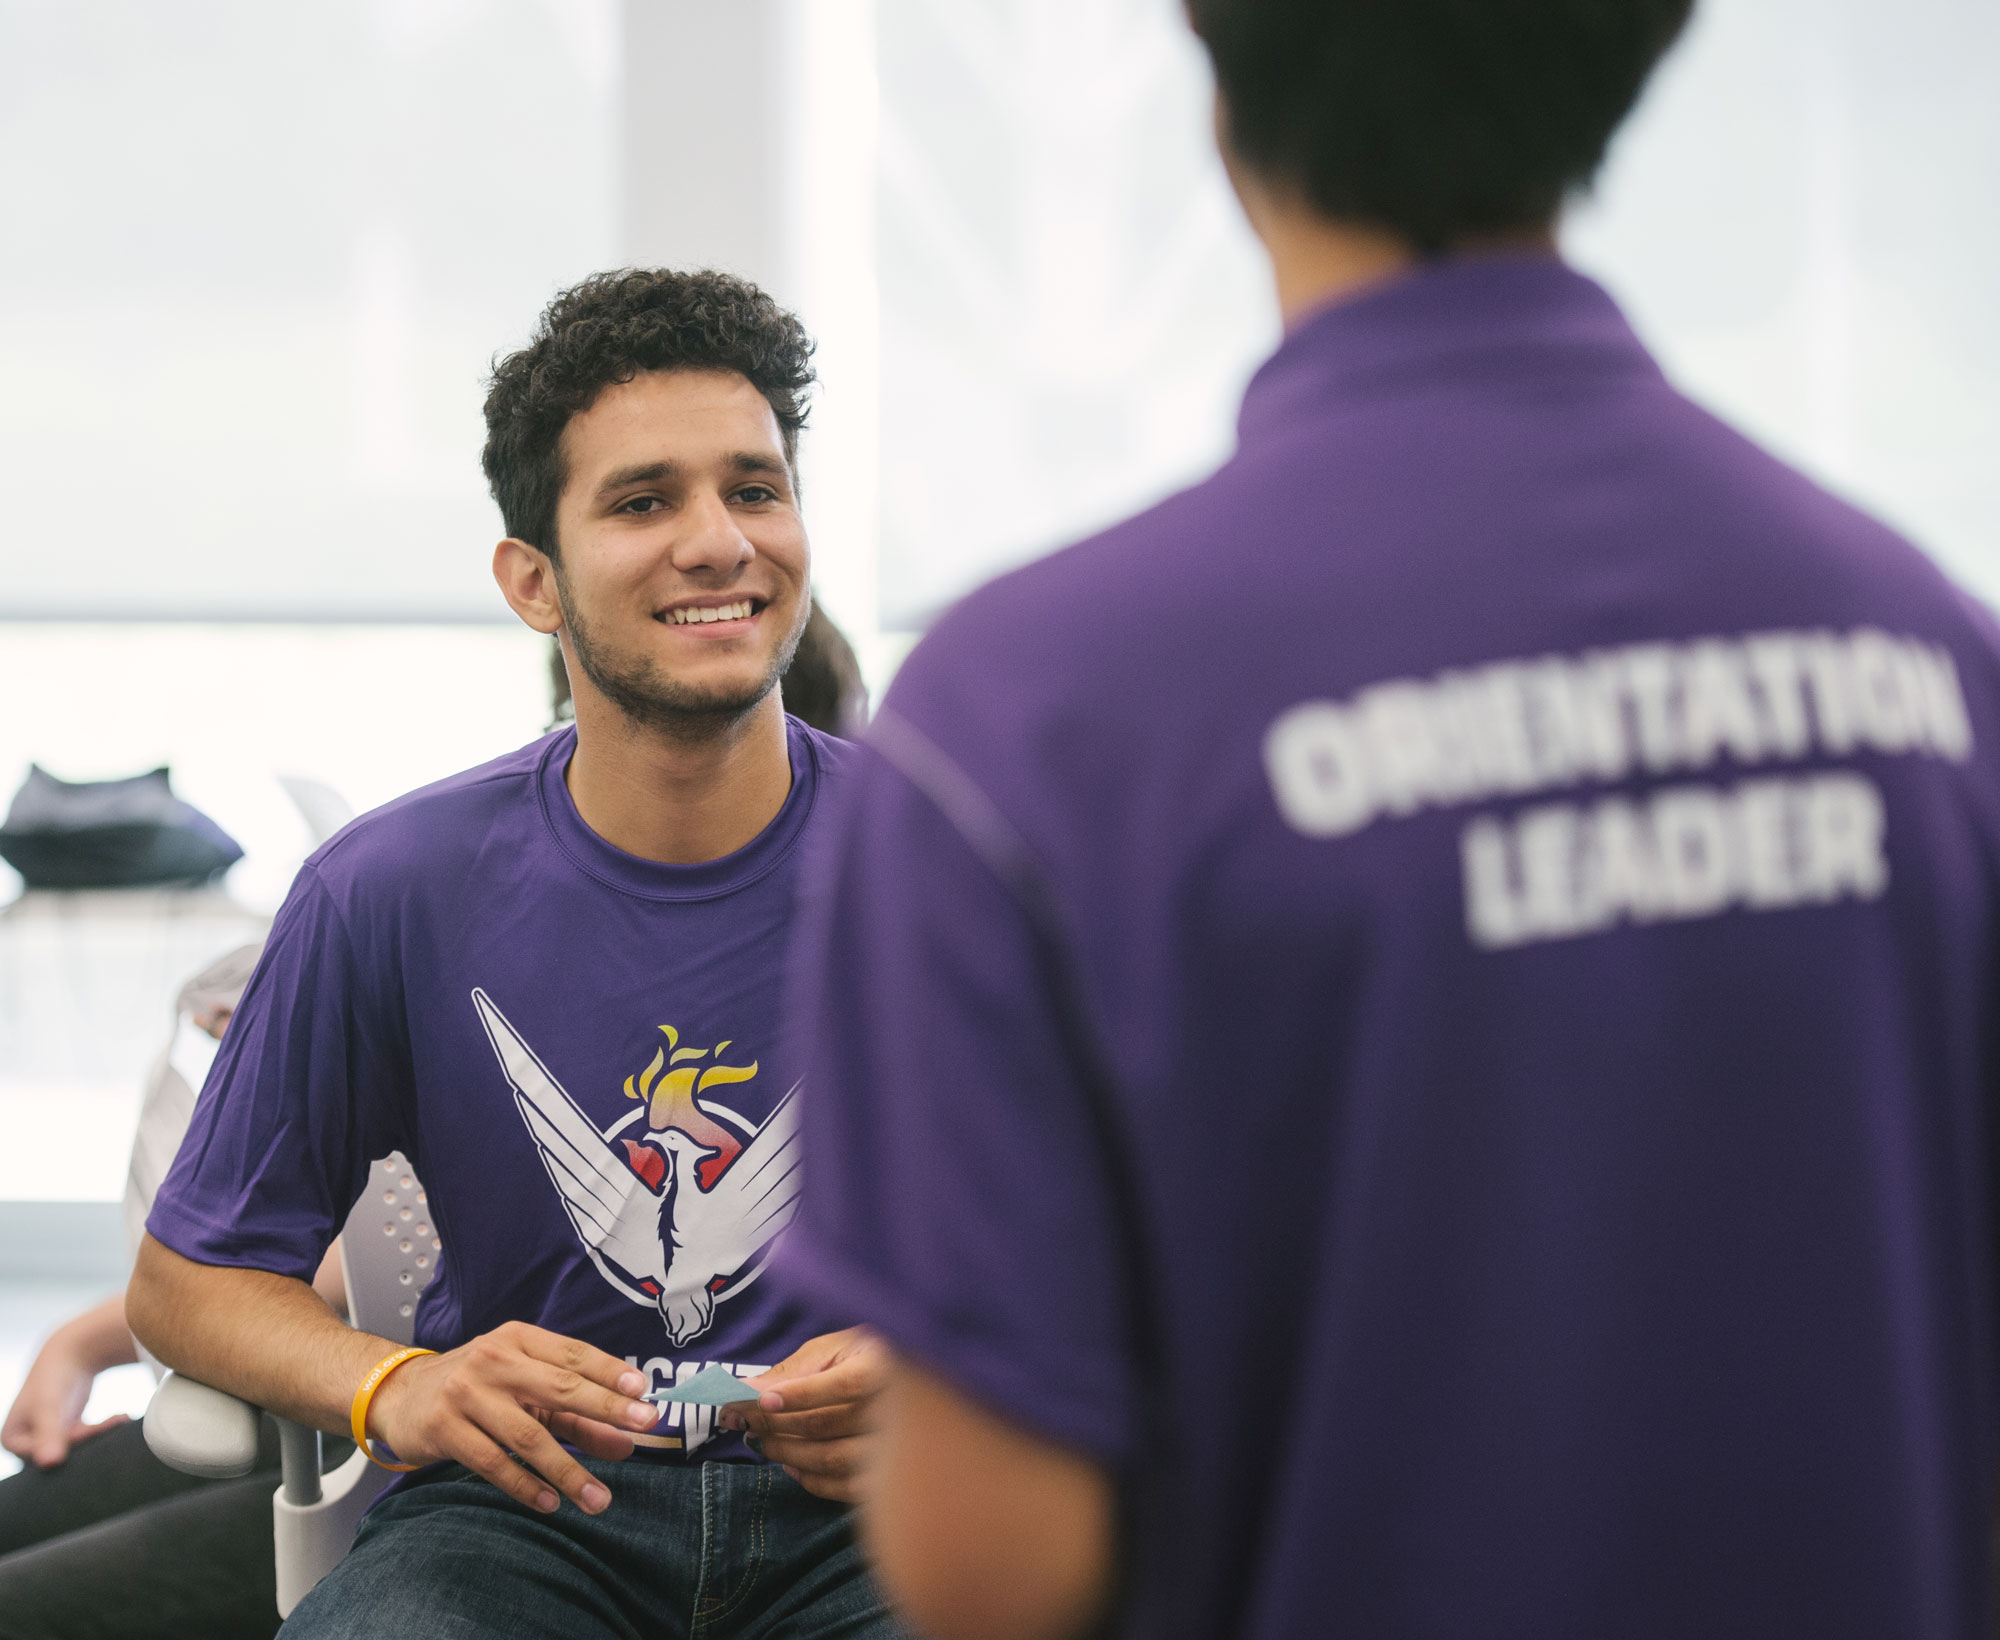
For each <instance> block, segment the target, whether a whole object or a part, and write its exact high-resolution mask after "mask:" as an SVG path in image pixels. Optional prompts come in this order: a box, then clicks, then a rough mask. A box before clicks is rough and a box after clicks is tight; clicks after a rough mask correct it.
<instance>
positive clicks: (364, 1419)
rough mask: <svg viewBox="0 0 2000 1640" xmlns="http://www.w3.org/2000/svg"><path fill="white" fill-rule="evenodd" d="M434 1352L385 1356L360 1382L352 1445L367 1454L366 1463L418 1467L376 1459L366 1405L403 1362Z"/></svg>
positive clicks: (407, 1352) (399, 1353)
mask: <svg viewBox="0 0 2000 1640" xmlns="http://www.w3.org/2000/svg"><path fill="white" fill-rule="evenodd" d="M435 1354H437V1351H436V1350H420V1349H415V1348H412V1349H407V1350H398V1351H397V1352H396V1353H395V1354H394V1355H385V1356H384V1357H383V1358H382V1359H381V1360H380V1361H377V1362H376V1363H375V1365H374V1367H373V1368H372V1369H371V1370H370V1372H369V1374H368V1376H367V1377H366V1378H364V1379H362V1380H361V1387H360V1388H359V1389H358V1390H356V1391H355V1392H354V1416H353V1420H352V1421H353V1425H354V1444H355V1445H356V1446H358V1447H360V1448H361V1450H362V1451H363V1452H365V1453H367V1454H368V1461H369V1462H370V1463H373V1464H380V1465H381V1466H382V1467H383V1468H384V1469H395V1470H405V1471H407V1470H411V1469H416V1468H418V1467H419V1466H418V1465H417V1464H413V1463H391V1462H389V1460H388V1459H387V1458H378V1457H377V1456H376V1455H375V1449H374V1448H373V1447H372V1446H370V1445H369V1444H368V1403H369V1402H370V1401H372V1400H374V1399H375V1392H376V1391H377V1390H378V1389H380V1388H381V1387H382V1386H383V1384H384V1383H386V1382H387V1381H388V1378H389V1374H390V1373H392V1372H394V1371H395V1370H396V1369H397V1368H398V1367H400V1366H401V1365H402V1364H403V1363H404V1362H405V1361H414V1360H416V1358H417V1357H418V1356H420V1355H435Z"/></svg>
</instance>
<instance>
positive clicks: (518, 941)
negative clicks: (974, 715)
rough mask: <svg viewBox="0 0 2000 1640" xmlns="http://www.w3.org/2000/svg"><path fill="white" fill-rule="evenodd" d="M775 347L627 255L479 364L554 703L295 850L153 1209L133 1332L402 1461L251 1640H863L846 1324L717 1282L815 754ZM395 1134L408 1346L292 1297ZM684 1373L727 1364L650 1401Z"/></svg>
mask: <svg viewBox="0 0 2000 1640" xmlns="http://www.w3.org/2000/svg"><path fill="white" fill-rule="evenodd" d="M810 356H811V343H810V341H809V340H808V338H807V337H806V335H805V333H804V331H803V330H802V329H801V328H800V326H799V324H798V321H797V320H796V319H794V318H792V317H791V315H789V314H787V313H785V312H783V311H782V310H781V309H779V308H778V306H777V305H776V304H775V303H774V302H772V301H771V299H770V298H769V297H768V296H766V295H764V294H763V293H762V292H761V291H758V290H756V289H755V288H754V287H752V286H749V285H747V284H744V283H743V282H741V281H740V280H736V279H732V278H729V277H727V276H725V275H721V274H714V273H672V272H661V271H644V270H635V271H627V272H623V273H615V274H605V275H601V276H599V277H597V278H594V279H590V280H586V281H585V282H584V283H582V284H581V285H578V286H576V287H574V288H572V289H571V290H568V291H566V292H564V293H562V294H561V295H559V296H558V297H557V298H556V299H555V301H554V302H553V303H551V304H550V306H549V308H548V310H547V311H546V312H545V313H544V315H543V317H542V323H541V326H540V328H539V329H538V331H537V333H536V335H535V336H534V338H533V339H532V340H531V341H530V343H529V345H528V346H527V347H526V348H524V349H523V350H521V351H520V352H517V353H515V354H512V355H510V356H509V357H507V358H506V359H504V360H502V361H501V363H500V364H499V365H498V367H497V368H496V371H495V374H494V380H493V384H492V389H491V392H490V393H489V395H488V397H487V402H486V419H487V434H488V437H487V445H486V452H485V465H486V473H487V477H488V479H489V481H490V483H491V485H492V488H493V492H494V496H495V499H496V500H497V502H498V503H499V506H500V512H501V515H502V518H503V519H504V521H505V523H506V526H507V529H508V531H509V534H508V537H507V539H505V540H503V541H502V542H501V543H500V545H499V546H498V547H497V548H496V549H495V552H494V557H493V573H494V576H495V579H496V580H497V581H498V583H499V585H500V589H501V591H502V593H503V594H504V595H505V596H506V598H507V600H508V602H509V604H510V605H511V606H512V608H513V609H514V611H515V613H516V614H517V615H519V616H520V618H521V619H522V620H523V621H524V622H525V623H526V624H527V625H528V626H529V627H531V628H533V629H534V630H536V631H538V632H543V633H549V634H554V635H559V636H560V638H561V641H562V645H563V659H564V664H565V667H566V670H567V672H568V676H569V682H570V687H571V692H572V696H573V700H574V708H575V722H574V724H573V726H571V727H569V728H565V729H561V730H558V731H557V732H555V733H553V734H550V735H547V736H544V737H543V738H541V739H540V740H537V741H535V742H533V743H532V744H530V745H528V746H527V747H525V748H523V749H522V750H520V751H519V752H515V753H512V754H509V755H508V756H506V757H503V758H500V759H497V760H496V761H494V762H492V763H489V764H487V765H485V766H483V767H481V768H477V769H473V770H470V771H468V772H467V773H465V774H462V775H458V776H455V777H453V778H451V779H449V780H446V781H442V782H440V783H438V784H437V785H434V786H429V787H426V788H424V789H422V790H420V791H417V792H413V793H411V794H410V795H408V796H406V797H403V798H400V799H398V800H397V801H396V802H393V803H390V804H388V805H387V806H385V807H383V808H380V809H377V810H376V811H375V812H374V813H372V814H369V815H365V816H363V817H362V818H361V819H359V820H357V821H355V822H354V823H353V824H352V825H350V826H348V827H347V828H346V829H345V830H344V831H343V832H341V834H340V835H339V836H338V837H336V838H335V839H334V840H333V841H332V842H331V843H329V844H328V845H327V846H326V847H325V848H323V849H321V850H320V851H319V852H318V853H316V854H315V855H314V856H313V857H312V858H311V859H310V860H308V861H307V862H306V865H305V867H304V868H303V869H302V870H301V872H300V873H299V877H298V880H297V882H296V883H295V885H294V888H293V891H292V893H291V895H290V896H289V898H288V899H287V901H286V903H285V905H284V907H283V908H282V909H281V910H280V912H279V914H278V918H277V921H276V923H275V925H274V926H273V929H272V932H271V937H270V940H269V942H268V944H267V945H266V947H265V952H264V957H263V960H262V961H261V963H260V964H259V965H258V969H257V974H256V977H255V978H254V979H253V980H252V981H251V983H250V987H249V989H248V990H247V991H246V992H245V993H244V997H243V1002H242V1005H241V1007H240V1008H239V1009H238V1011H237V1014H236V1017H235V1019H234V1021H233V1022H232V1023H231V1026H230V1030H229V1035H228V1037H227V1039H226V1040H225V1042H224V1044H223V1048H222V1052H221V1054H220V1056H219V1058H218V1059H217V1061H216V1064H215V1068H214V1070H213V1071H212V1072H211V1073H210V1076H209V1079H208V1083H207V1086H206V1087H205V1089H204V1090H203V1095H202V1099H201V1102H200V1104H199V1105H198V1107H197V1108H196V1112H195V1120H194V1125H193V1127H192V1129H191V1130H190V1133H189V1138H188V1141H187V1143H186V1144H185V1145H183V1147H182V1149H181V1153H180V1155H179V1157H178V1158H177V1159H176V1161H175V1163H174V1167H173V1169H172V1171H171V1172H170V1173H169V1174H168V1176H167V1180H166V1182H165V1183H164V1184H163V1185H162V1186H161V1189H160V1193H159V1197H158V1199H157V1200H156V1201H155V1203H154V1207H153V1212H152V1216H151V1218H150V1219H149V1220H148V1221H147V1236H146V1239H145V1242H144V1244H143V1245H142V1247H141V1249H140V1254H139V1260H138V1265H137V1268H136V1270H135V1271H134V1274H133V1279H132V1284H131V1287H130V1289H129V1291H128V1293H127V1298H126V1309H127V1313H128V1315H129V1317H130V1319H131V1322H132V1327H133V1331H134V1333H135V1334H136V1335H137V1336H138V1338H139V1339H140V1341H141V1342H142V1343H144V1344H145V1345H146V1346H147V1347H148V1348H149V1349H151V1350H152V1351H153V1353H154V1354H156V1355H157V1356H158V1357H159V1358H160V1359H161V1360H162V1361H164V1362H166V1363H167V1364H168V1365H169V1366H172V1367H173V1368H175V1369H176V1370H178V1371H182V1372H185V1373H187V1374H188V1375H189V1376H191V1377H193V1378H195V1379H197V1380H200V1381H201V1382H204V1383H208V1384H213V1385H215V1386H216V1387H218V1388H221V1389H224V1390H227V1391H230V1392H231V1393H234V1394H237V1395H240V1396H242V1397H244V1398H245V1399H247V1400H250V1401H252V1402H254V1403H256V1404H257V1405H259V1406H263V1407H268V1408H270V1409H271V1410H272V1411H274V1412H277V1413H279V1414H281V1415H283V1416H285V1417H288V1418H291V1419H294V1420H296V1421H298V1422H301V1423H305V1424H309V1425H313V1426H316V1427H318V1428H320V1429H325V1430H334V1431H338V1430H342V1429H347V1428H350V1427H352V1428H353V1430H354V1433H355V1435H356V1438H357V1439H362V1440H365V1444H366V1447H367V1450H368V1452H369V1455H370V1456H371V1458H373V1459H374V1460H375V1461H377V1462H380V1463H383V1464H385V1465H387V1466H389V1467H392V1468H401V1469H405V1470H408V1471H411V1472H410V1473H408V1474H407V1475H406V1476H405V1477H404V1478H402V1479H400V1480H399V1481H398V1482H397V1484H396V1485H395V1486H394V1487H392V1488H391V1489H390V1490H389V1491H388V1492H387V1493H386V1494H385V1495H384V1496H383V1497H382V1499H381V1500H380V1501H378V1502H377V1503H376V1504H375V1505H374V1507H373V1508H372V1510H371V1511H370V1513H369V1514H368V1516H367V1518H366V1520H365V1521H364V1522H363V1524H362V1526H361V1529H360V1532H359V1534H358V1535H357V1537H356V1539H355V1542H354V1546H353V1549H352V1550H351V1552H350V1553H349V1554H348V1556H347V1558H346V1559H345V1560H344V1561H343V1562H342V1563H341V1564H340V1565H339V1566H338V1567H337V1568H335V1569H334V1571H333V1572H332V1573H331V1574H330V1575H329V1576H328V1577H327V1578H325V1579H324V1580H323V1581H322V1582H321V1583H320V1584H319V1585H318V1587H317V1588H315V1589H314V1590H313V1591H312V1592H311V1593H310V1594H309V1595H307V1596H306V1598H305V1599H304V1601H303V1602H302V1603H301V1604H300V1605H299V1606H298V1608H297V1609H296V1610H295V1611H294V1612H293V1613H292V1615H291V1617H290V1619H289V1620H288V1622H287V1625H286V1632H287V1633H288V1634H293V1635H295V1636H297V1637H307V1636H311V1637H328V1636H361V1635H377V1634H396V1635H401V1634H405V1633H417V1634H431V1633H438V1632H445V1631H449V1632H451V1633H454V1634H494V1635H501V1634H504V1635H510V1636H512V1635H549V1636H557V1635H561V1636H572V1637H573V1636H583V1635H606V1636H611V1635H620V1636H622V1635H630V1634H634V1633H658V1632H675V1633H678V1632H683V1631H684V1629H686V1628H687V1627H689V1626H693V1627H699V1628H702V1629H703V1630H705V1631H706V1632H708V1633H711V1634H714V1635H717V1636H722V1635H728V1634H740V1635H764V1634H769V1635H779V1634H785V1635H798V1636H807V1635H834V1634H838V1635H842V1636H854V1637H861V1636H875V1635H885V1634H887V1633H889V1632H890V1624H889V1619H888V1617H887V1615H886V1613H885V1611H884V1610H883V1608H882V1606H881V1603H880V1600H879V1598H878V1596H877V1595H876V1592H875V1590H874V1588H873V1585H872V1584H871V1582H870V1580H869V1578H868V1576H867V1574H866V1572H865V1570H864V1568H863V1566H862V1564H861V1561H860V1556H859V1554H858V1551H857V1550H856V1548H855V1546H854V1543H853V1541H852V1536H851V1531H850V1527H849V1522H848V1512H847V1509H846V1507H845V1500H846V1499H847V1498H849V1497H850V1496H851V1495H852V1493H853V1488H854V1485H855V1473H856V1468H857V1465H858V1464H859V1462H860V1460H861V1457H862V1456H863V1454H864V1452H865V1431H864V1416H865V1411H866V1403H867V1401H868V1399H869V1398H870V1396H871V1395H872V1393H873V1391H874V1388H875V1386H876V1383H877V1381H878V1379H879V1375H880V1371H881V1355H880V1351H879V1348H878V1347H877V1346H876V1345H875V1344H874V1343H873V1341H872V1340H870V1339H869V1338H868V1337H866V1336H865V1335H863V1334H861V1333H860V1332H859V1331H858V1330H855V1329H846V1328H839V1327H838V1324H837V1323H830V1322H828V1321H827V1320H826V1319H825V1318H824V1317H823V1316H822V1315H821V1314H820V1313H819V1312H818V1311H817V1309H816V1307H813V1306H810V1305H805V1304H802V1303H800V1302H798V1301H797V1300H796V1299H795V1298H794V1297H792V1296H791V1295H788V1294H786V1293H784V1292H783V1291H782V1290H780V1289H779V1288H778V1287H777V1286H776V1284H775V1283H771V1282H768V1281H761V1280H760V1279H759V1277H760V1276H761V1274H762V1273H763V1270H764V1266H765V1263H766V1261H767V1260H768V1258H769V1257H770V1254H771V1251H772V1249H773V1246H774V1245H775V1243H776V1241H777V1240H778V1238H779V1237H780V1236H781V1235H782V1234H783V1232H784V1230H785V1227H786V1226H787V1225H788V1224H789V1222H790V1220H791V1217H792V1212H793V1207H794V1202H795V1199H796V1192H797V1154H798V1138H797V1103H796V1100H797V1098H798V1096H799V1090H800V1087H801V1084H802V1082H803V1080H804V1079H805V1076H806V1073H807V1068H806V1067H804V1066H802V1065H800V1064H799V1063H797V1062H796V1061H794V1060H793V1058H792V1057H791V1054H790V1052H789V1050H788V1049H787V1047H786V1046H785V1044H784V1043H783V1041H782V1040H781V1035H782V1032H781V1019H780V1012H779V1010H780V999H781V992H782V970H783V967H784V963H783V950H784V944H785V941H786V939H787V936H788V934H789V930H790V925H791V920H792V909H793V890H794V884H795V875H796V870H797V862H798V860H799V858H800V854H801V850H802V848H803V846H804V844H805V842H806V840H807V838H808V836H809V835H810V833H811V831H812V829H813V827H814V826H815V825H816V824H817V823H818V819H819V817H820V816H822V815H823V814H824V813H825V812H826V811H827V809H828V808H829V806H830V801H829V800H830V795H831V791H832V788H833V787H834V786H835V785H836V784H837V782H838V780H839V779H840V778H841V774H840V771H841V768H842V765H843V762H844V752H843V749H842V747H841V745H840V743H839V742H838V741H835V740H833V739H831V738H829V737H827V736H824V735H821V734H819V733H817V732H816V731H814V730H812V729H809V728H807V727H806V726H805V725H804V724H802V723H800V722H798V721H797V720H796V719H791V718H788V717H787V716H786V714H785V712H784V710H783V706H782V703H781V698H780V694H779V692H778V687H777V685H778V679H779V677H780V675H781V674H782V673H783V672H784V670H785V667H786V664H787V663H788V662H789V661H790V659H791V657H792V654H793V650H794V648H795V646H796V644H797V642H798V638H799V634H800V632H801V629H802V628H803V627H804V625H805V622H806V619H807V610H808V602H809V599H808V592H807V588H808V585H809V579H808V571H809V567H810V552H809V549H808V545H807V540H806V533H805V527H804V523H803V520H802V518H801V515H800V511H799V506H798V501H797V489H796V482H795V474H796V457H797V444H798V435H799V432H800V429H801V428H802V426H803V424H804V421H805V395H806V392H807V389H808V386H809V384H810V382H811V380H812V372H811V366H810ZM392 1150H398V1151H401V1152H402V1153H403V1154H404V1155H405V1156H407V1157H408V1158H409V1160H410V1162H411V1164H412V1165H413V1167H414V1168H415V1169H416V1171H417V1173H418V1175H419V1176H420V1177H421V1178H422V1179H423V1181H424V1186H425V1190H426V1193H427V1195H428V1198H429V1206H430V1210H431V1213H432V1215H433V1222H434V1224H435V1225H436V1227H437V1230H438V1233H439V1235H440V1237H441V1238H442V1242H443V1253H442V1255H441V1257H440V1260H439V1266H438V1270H437V1273H436V1275H435V1278H434V1279H433V1281H432V1282H431V1284H430V1286H429V1287H428V1288H426V1290H425V1292H424V1294H423V1297H422V1299H421V1300H420V1301H419V1303H418V1307H417V1314H416V1337H417V1339H418V1342H419V1344H420V1345H421V1346H422V1350H421V1351H417V1352H412V1351H410V1350H406V1349H401V1348H398V1347H397V1346H396V1345H395V1344H394V1343H392V1342H391V1341H390V1340H388V1339H385V1338H379V1337H375V1336H372V1335H369V1334H367V1333H364V1332H361V1331H359V1330H357V1329H354V1328H350V1327H348V1326H346V1325H345V1324H343V1323H342V1322H341V1321H339V1320H338V1319H337V1318H336V1317H334V1316H333V1315H331V1314H330V1313H329V1312H328V1311H327V1309H326V1307H325V1305H323V1304H321V1303H320V1302H319V1300H318V1299H317V1298H316V1297H315V1296H314V1295H313V1293H312V1291H311V1289H310V1288H309V1287H308V1286H307V1285H306V1281H305V1278H306V1276H307V1275H309V1274H310V1273H311V1271H312V1268H313V1266H314V1264H315V1263H316V1262H317V1261H318V1259H319V1257H320V1256H321V1254H322V1252H323V1251H324V1249H325V1248H326V1246H327V1244H328V1243H329V1242H330V1241H331V1240H332V1238H333V1236H334V1234H335V1232H336V1231H337V1230H338V1229H339V1227H340V1223H341V1221H342V1219H343V1218H344V1217H345V1216H346V1213H347V1209H348V1206H349V1204H350V1203H352V1202H353V1201H354V1199H355V1197H356V1196H357V1194H358V1193H359V1191H360V1189H361V1186H362V1182H363V1179H364V1176H365V1172H366V1169H367V1167H368V1165H369V1164H370V1162H371V1161H372V1160H373V1159H374V1158H376V1157H379V1156H382V1155H385V1154H387V1153H388V1152H389V1151H392ZM432 1352H434V1353H432ZM696 1377H701V1378H703V1380H704V1382H705V1383H712V1382H713V1381H714V1380H715V1379H716V1378H717V1377H720V1378H721V1379H722V1381H723V1385H724V1386H725V1387H726V1389H728V1390H735V1389H738V1388H740V1381H741V1380H744V1379H748V1380H752V1381H753V1382H754V1383H755V1384H757V1385H758V1386H759V1388H757V1389H752V1390H751V1391H749V1393H748V1399H747V1405H746V1404H745V1402H744V1401H742V1400H739V1401H737V1402H736V1403H734V1405H733V1406H732V1407H731V1408H730V1409H729V1410H728V1411H727V1413H726V1414H724V1412H723V1411H722V1410H721V1409H720V1408H719V1407H718V1406H717V1405H716V1404H713V1403H709V1404H701V1403H686V1402H681V1401H674V1402H669V1403H665V1404H656V1403H655V1401H654V1400H653V1399H652V1397H654V1396H659V1395H664V1394H666V1393H668V1392H670V1391H674V1390H676V1389H677V1388H679V1387H680V1386H683V1385H686V1384H688V1381H689V1380H691V1379H693V1378H696ZM760 1390H761V1393H760Z"/></svg>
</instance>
